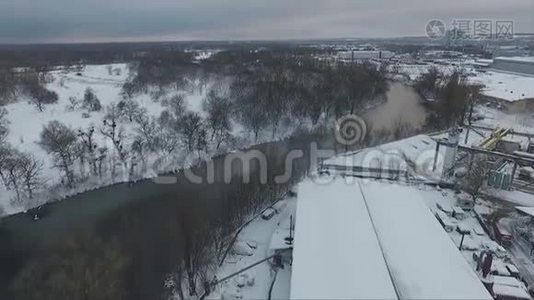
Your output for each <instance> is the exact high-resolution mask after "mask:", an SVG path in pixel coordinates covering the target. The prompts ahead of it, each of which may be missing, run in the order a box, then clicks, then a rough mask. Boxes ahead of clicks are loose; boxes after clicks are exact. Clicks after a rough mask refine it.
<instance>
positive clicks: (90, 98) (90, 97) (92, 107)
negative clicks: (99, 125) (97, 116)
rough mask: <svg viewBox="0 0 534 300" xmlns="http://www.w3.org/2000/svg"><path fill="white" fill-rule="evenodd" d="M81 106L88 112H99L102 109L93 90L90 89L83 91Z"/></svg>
mask: <svg viewBox="0 0 534 300" xmlns="http://www.w3.org/2000/svg"><path fill="white" fill-rule="evenodd" d="M82 106H83V107H84V108H86V109H88V110H89V111H100V110H101V109H102V105H101V104H100V100H99V99H98V97H97V96H96V95H95V93H94V91H93V89H91V88H90V87H88V88H86V89H85V93H84V95H83V104H82Z"/></svg>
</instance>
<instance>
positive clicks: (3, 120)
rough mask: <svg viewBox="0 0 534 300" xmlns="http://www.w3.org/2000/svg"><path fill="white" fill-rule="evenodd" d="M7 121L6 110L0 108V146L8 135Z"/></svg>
mask: <svg viewBox="0 0 534 300" xmlns="http://www.w3.org/2000/svg"><path fill="white" fill-rule="evenodd" d="M8 126H9V120H8V119H7V109H5V108H3V107H0V145H2V144H3V143H4V142H5V139H6V138H7V136H8V134H9V128H8Z"/></svg>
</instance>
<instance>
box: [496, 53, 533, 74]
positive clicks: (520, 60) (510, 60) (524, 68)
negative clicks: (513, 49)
mask: <svg viewBox="0 0 534 300" xmlns="http://www.w3.org/2000/svg"><path fill="white" fill-rule="evenodd" d="M491 67H492V68H493V69H496V70H500V71H506V72H514V73H523V74H528V75H533V76H534V57H532V56H513V57H496V58H495V59H494V60H493V65H492V66H491Z"/></svg>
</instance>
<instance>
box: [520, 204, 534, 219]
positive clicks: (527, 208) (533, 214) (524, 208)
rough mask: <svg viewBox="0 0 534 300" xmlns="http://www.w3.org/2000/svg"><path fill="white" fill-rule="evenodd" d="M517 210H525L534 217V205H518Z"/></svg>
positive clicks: (524, 211)
mask: <svg viewBox="0 0 534 300" xmlns="http://www.w3.org/2000/svg"><path fill="white" fill-rule="evenodd" d="M516 209H517V210H519V211H520V212H523V213H525V214H527V215H529V216H531V217H534V207H530V206H518V207H516Z"/></svg>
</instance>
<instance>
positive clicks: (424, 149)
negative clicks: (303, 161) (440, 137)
mask: <svg viewBox="0 0 534 300" xmlns="http://www.w3.org/2000/svg"><path fill="white" fill-rule="evenodd" d="M435 149H436V141H435V140H433V139H432V138H431V137H430V136H428V135H416V136H413V137H409V138H406V139H402V140H399V141H395V142H392V143H387V144H383V145H379V146H376V147H372V148H366V149H363V150H358V151H354V152H348V153H346V154H343V155H339V156H335V157H333V158H330V159H327V160H325V161H324V162H323V166H324V167H326V168H333V167H342V168H349V169H350V168H352V170H353V171H354V172H358V173H362V175H368V174H365V173H366V170H371V171H367V173H372V172H373V170H376V169H381V170H382V171H387V170H392V171H399V172H407V171H408V169H409V167H408V165H412V164H411V163H413V164H414V165H415V166H416V168H427V167H431V166H432V163H431V162H433V160H434V156H435ZM441 150H443V149H441ZM441 163H442V161H441V160H438V165H437V168H436V171H435V173H436V174H439V172H441ZM418 171H423V172H425V173H427V175H428V172H429V171H430V170H418Z"/></svg>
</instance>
